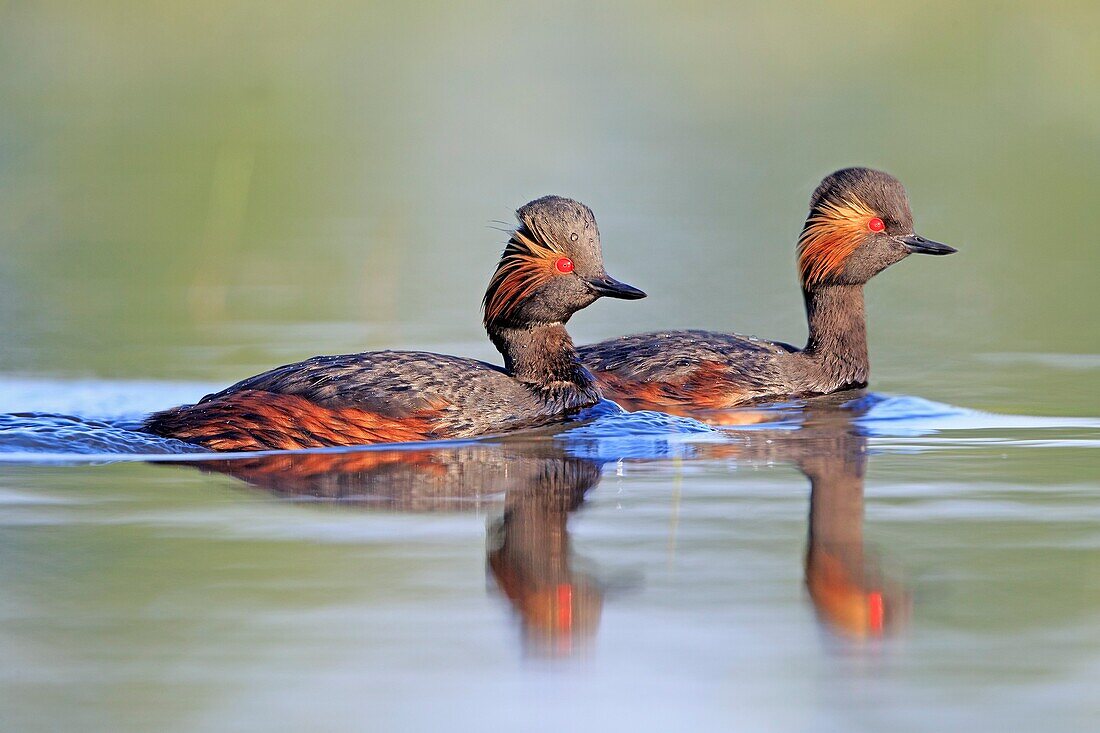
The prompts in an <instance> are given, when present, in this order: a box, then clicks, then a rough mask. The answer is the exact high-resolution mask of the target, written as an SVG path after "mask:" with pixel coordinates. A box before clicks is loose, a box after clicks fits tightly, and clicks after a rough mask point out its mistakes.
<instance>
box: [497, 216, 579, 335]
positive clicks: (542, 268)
mask: <svg viewBox="0 0 1100 733" xmlns="http://www.w3.org/2000/svg"><path fill="white" fill-rule="evenodd" d="M564 254H565V252H563V251H562V250H560V249H558V248H557V247H555V246H553V245H551V244H547V243H546V242H544V241H542V240H541V239H540V238H538V237H537V236H536V235H535V234H533V233H532V232H530V231H529V230H527V229H526V228H524V227H521V228H519V229H517V230H516V231H515V232H513V233H512V238H511V239H510V240H508V246H506V247H505V248H504V255H503V256H502V257H501V258H500V264H499V265H497V270H496V272H495V273H494V274H493V279H492V280H490V281H489V288H488V289H487V290H486V291H485V301H484V303H483V307H484V308H485V323H490V322H492V321H497V320H500V319H503V318H507V317H508V316H510V315H511V314H512V313H513V311H515V309H516V308H517V307H518V306H519V304H520V303H522V302H523V300H524V299H525V298H527V297H530V295H531V294H532V293H534V292H535V290H537V289H538V288H539V287H540V286H542V285H544V284H545V283H546V282H548V281H549V280H550V279H551V278H553V277H554V276H555V274H556V273H555V269H554V263H555V262H556V261H557V260H558V258H559V257H561V256H562V255H564Z"/></svg>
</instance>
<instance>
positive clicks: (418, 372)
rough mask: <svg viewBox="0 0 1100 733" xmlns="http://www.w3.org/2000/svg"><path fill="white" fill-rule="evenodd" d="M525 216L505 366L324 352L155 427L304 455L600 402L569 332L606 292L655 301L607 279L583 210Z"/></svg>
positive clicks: (499, 309)
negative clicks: (580, 314) (574, 318)
mask: <svg viewBox="0 0 1100 733" xmlns="http://www.w3.org/2000/svg"><path fill="white" fill-rule="evenodd" d="M516 217H517V219H518V221H519V226H518V227H517V228H516V229H515V231H514V232H513V233H512V237H511V239H510V240H509V242H508V245H507V246H506V248H505V250H504V254H503V256H502V257H501V260H500V264H499V265H498V266H497V269H496V273H495V274H494V275H493V278H492V280H491V281H490V283H489V288H488V290H487V291H486V293H485V300H484V311H485V319H484V322H485V328H486V330H487V331H488V333H489V338H490V339H491V340H492V342H493V344H494V345H495V346H496V347H497V349H498V350H499V351H500V353H501V354H502V355H503V356H504V367H503V368H502V367H499V366H494V365H491V364H487V363H484V362H481V361H474V360H472V359H462V358H459V357H455V356H444V355H441V354H432V353H425V352H416V351H379V352H368V353H362V354H347V355H343V356H318V357H314V358H312V359H308V360H306V361H303V362H299V363H297V364H290V365H287V366H283V367H279V368H278V369H273V370H271V371H269V372H265V373H263V374H260V375H258V376H255V377H251V378H249V379H246V380H244V381H242V382H238V383H237V384H235V385H233V386H232V387H229V388H228V389H225V390H223V391H221V392H218V393H216V394H211V395H207V396H206V397H204V398H203V399H202V400H200V401H199V402H198V403H197V404H194V405H184V406H182V407H176V408H173V409H170V410H165V411H163V412H158V413H155V414H153V415H151V416H150V417H149V418H148V419H147V420H146V422H145V429H146V430H148V431H149V432H152V433H155V434H157V435H162V436H165V437H171V438H178V439H180V440H185V441H188V442H191V443H197V444H200V445H203V446H206V447H207V448H210V449H212V450H219V451H250V450H266V449H298V448H312V447H321V446H336V445H361V444H365V443H391V442H400V441H410V440H424V439H437V438H462V437H471V436H477V435H486V434H492V433H503V432H507V431H511V430H517V429H521V428H528V427H535V426H539V425H545V424H549V423H553V422H557V421H559V420H562V419H564V418H566V417H567V416H569V415H570V414H572V413H575V412H576V411H578V410H580V409H582V408H585V407H589V406H591V405H594V404H595V403H596V402H598V401H599V400H600V393H599V392H598V390H597V388H596V385H595V383H594V381H593V379H592V375H591V374H590V373H589V371H588V370H587V369H586V368H585V367H584V366H582V365H581V364H580V363H579V361H578V360H577V354H576V351H575V350H574V347H573V342H572V341H571V340H570V338H569V334H568V333H567V332H566V330H565V324H566V322H567V321H568V320H569V318H570V316H572V315H573V314H574V313H575V312H577V311H578V310H580V309H582V308H585V307H586V306H588V305H590V304H591V303H592V302H594V301H595V300H596V299H597V298H599V297H601V296H609V297H613V298H626V299H636V298H642V297H645V293H643V292H642V291H641V290H638V289H636V288H633V287H631V286H629V285H626V284H624V283H621V282H618V281H617V280H614V279H612V278H610V277H608V275H607V273H606V272H605V270H604V265H603V257H602V252H601V248H600V233H599V230H598V229H597V227H596V219H595V217H594V216H593V214H592V211H591V210H590V209H589V208H588V207H587V206H585V205H584V204H581V203H578V202H577V201H573V200H571V199H566V198H561V197H558V196H546V197H544V198H540V199H538V200H536V201H532V202H530V203H528V204H527V205H525V206H523V207H522V208H520V209H519V210H518V211H517V212H516Z"/></svg>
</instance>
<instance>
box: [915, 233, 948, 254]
mask: <svg viewBox="0 0 1100 733" xmlns="http://www.w3.org/2000/svg"><path fill="white" fill-rule="evenodd" d="M901 242H902V244H904V245H905V246H906V247H908V248H909V251H910V252H912V253H913V254H918V255H952V254H955V253H956V252H958V251H959V250H957V249H955V248H954V247H948V246H947V245H946V244H941V243H940V242H933V241H932V240H931V239H925V238H924V237H921V236H918V235H916V234H911V235H909V236H908V237H902V238H901Z"/></svg>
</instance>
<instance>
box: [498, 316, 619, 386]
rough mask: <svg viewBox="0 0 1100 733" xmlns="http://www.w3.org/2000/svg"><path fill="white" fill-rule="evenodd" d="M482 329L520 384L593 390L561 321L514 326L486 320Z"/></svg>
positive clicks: (593, 383) (505, 366)
mask: <svg viewBox="0 0 1100 733" xmlns="http://www.w3.org/2000/svg"><path fill="white" fill-rule="evenodd" d="M485 330H486V331H488V333H489V339H490V340H491V341H492V342H493V345H494V346H496V347H497V351H499V352H500V354H501V356H503V357H504V368H505V369H507V370H508V373H509V374H511V375H512V376H513V377H515V378H516V379H518V380H519V381H521V382H523V383H524V384H526V385H528V386H530V387H533V388H536V389H554V388H562V387H574V388H576V389H577V390H579V391H581V392H593V393H595V381H594V380H593V378H592V375H591V374H590V373H589V372H588V370H587V369H585V368H584V366H582V365H581V363H580V360H579V359H578V358H577V351H576V349H575V348H574V347H573V340H572V339H571V338H569V332H568V331H566V330H565V324H563V323H538V324H532V325H529V326H522V327H515V326H502V325H500V324H497V323H492V322H490V323H488V324H486V326H485ZM597 399H598V397H597Z"/></svg>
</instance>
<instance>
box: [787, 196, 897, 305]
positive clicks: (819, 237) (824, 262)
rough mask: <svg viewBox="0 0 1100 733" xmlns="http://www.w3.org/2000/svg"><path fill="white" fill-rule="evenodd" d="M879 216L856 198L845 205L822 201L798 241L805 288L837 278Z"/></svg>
mask: <svg viewBox="0 0 1100 733" xmlns="http://www.w3.org/2000/svg"><path fill="white" fill-rule="evenodd" d="M876 216H878V215H877V214H876V213H875V212H874V211H873V210H872V209H871V207H869V206H867V204H865V203H863V202H862V201H860V200H859V198H858V197H856V196H854V195H853V196H849V197H847V198H846V199H845V200H844V201H843V202H842V203H833V202H832V201H824V202H822V203H821V204H820V205H819V206H818V208H817V211H816V212H815V213H814V215H813V216H811V217H810V218H809V219H807V220H806V226H805V228H803V230H802V236H801V237H800V238H799V240H798V271H799V273H800V274H801V277H802V284H803V285H804V286H808V285H815V284H818V283H821V282H823V281H825V280H827V279H828V278H830V277H832V276H835V275H837V274H838V273H839V272H840V271H841V270H842V269H843V268H844V262H845V260H847V259H848V257H850V256H851V254H852V253H853V252H855V250H856V248H857V247H859V244H860V242H861V241H862V240H863V237H864V235H866V234H867V233H868V231H869V230H868V224H869V222H870V221H871V219H874V218H875V217H876Z"/></svg>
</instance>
